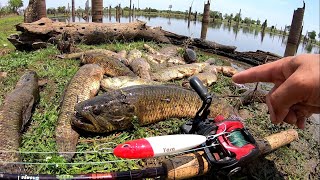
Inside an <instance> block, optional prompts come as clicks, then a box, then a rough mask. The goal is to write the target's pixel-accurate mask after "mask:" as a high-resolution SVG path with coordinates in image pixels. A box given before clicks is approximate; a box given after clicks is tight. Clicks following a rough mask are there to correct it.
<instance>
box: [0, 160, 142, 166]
mask: <svg viewBox="0 0 320 180" xmlns="http://www.w3.org/2000/svg"><path fill="white" fill-rule="evenodd" d="M134 160H137V159H124V160H114V161H102V162H75V163H47V162H43V163H41V162H6V161H0V164H2V163H3V164H15V165H88V164H91V165H95V164H98V165H99V164H108V163H117V162H128V161H134Z"/></svg>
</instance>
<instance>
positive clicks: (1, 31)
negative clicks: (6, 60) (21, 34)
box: [0, 16, 23, 49]
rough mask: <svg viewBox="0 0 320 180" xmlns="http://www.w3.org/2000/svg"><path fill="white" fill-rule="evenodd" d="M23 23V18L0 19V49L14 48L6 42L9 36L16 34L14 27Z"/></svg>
mask: <svg viewBox="0 0 320 180" xmlns="http://www.w3.org/2000/svg"><path fill="white" fill-rule="evenodd" d="M20 22H23V16H9V17H2V18H0V49H1V48H6V47H8V48H10V49H13V48H14V46H13V45H12V44H11V43H10V42H9V41H8V40H7V37H8V36H9V35H10V34H13V33H16V32H17V31H16V29H15V27H14V25H16V24H18V23H20Z"/></svg>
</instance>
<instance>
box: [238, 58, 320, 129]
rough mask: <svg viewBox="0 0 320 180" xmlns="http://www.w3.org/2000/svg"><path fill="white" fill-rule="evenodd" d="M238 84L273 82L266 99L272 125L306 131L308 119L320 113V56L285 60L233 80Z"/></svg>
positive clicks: (256, 69) (239, 74)
mask: <svg viewBox="0 0 320 180" xmlns="http://www.w3.org/2000/svg"><path fill="white" fill-rule="evenodd" d="M232 80H233V81H234V82H236V83H240V84H241V83H253V82H272V83H274V84H275V86H274V87H273V89H272V90H271V91H270V92H269V94H268V95H267V97H266V103H267V105H268V108H269V112H270V118H271V122H272V123H275V124H278V123H281V122H283V121H284V122H287V123H289V124H296V125H297V126H298V128H300V129H303V128H304V126H305V121H306V118H308V117H310V116H311V115H312V114H313V113H320V55H319V54H317V55H315V54H305V55H298V56H291V57H285V58H283V59H280V60H277V61H275V62H272V63H268V64H264V65H261V66H257V67H253V68H250V69H248V70H246V71H242V72H240V73H238V74H236V75H234V76H233V77H232Z"/></svg>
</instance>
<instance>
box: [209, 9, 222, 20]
mask: <svg viewBox="0 0 320 180" xmlns="http://www.w3.org/2000/svg"><path fill="white" fill-rule="evenodd" d="M210 17H211V18H214V19H223V16H222V13H221V12H219V11H210Z"/></svg>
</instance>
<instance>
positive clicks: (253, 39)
mask: <svg viewBox="0 0 320 180" xmlns="http://www.w3.org/2000/svg"><path fill="white" fill-rule="evenodd" d="M135 19H139V20H141V21H145V22H147V25H149V26H161V27H162V28H163V29H164V30H167V31H171V32H174V33H177V34H182V35H186V36H190V37H193V38H200V35H201V27H202V23H201V22H200V21H191V22H190V23H189V25H188V21H187V20H186V19H177V18H166V17H150V16H137V17H136V18H135ZM58 20H60V21H61V20H62V21H65V20H63V19H58ZM75 21H76V22H85V20H84V19H82V18H81V17H76V18H75ZM90 21H91V20H90ZM129 21H131V19H130V18H129V17H121V18H120V22H121V23H127V22H129ZM103 22H104V23H108V22H116V19H115V17H114V16H111V17H109V16H104V18H103ZM206 39H207V40H210V41H215V42H217V43H220V44H223V45H230V46H236V47H237V51H256V50H263V51H269V52H272V53H275V54H278V55H281V56H283V55H284V52H285V48H286V43H287V37H286V36H281V35H274V34H270V33H268V32H266V33H265V34H264V35H263V34H262V33H261V32H260V31H256V30H252V29H249V28H245V27H244V28H236V27H234V26H228V25H226V24H223V23H210V24H209V25H208V29H207V34H206ZM303 53H320V48H319V47H317V46H311V45H306V44H303V43H301V44H300V45H299V48H298V50H297V54H303Z"/></svg>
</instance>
